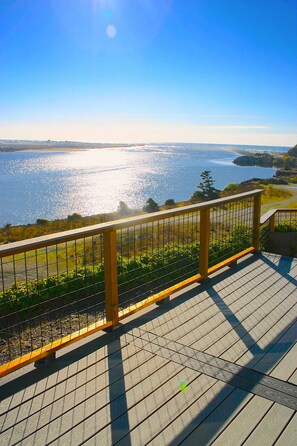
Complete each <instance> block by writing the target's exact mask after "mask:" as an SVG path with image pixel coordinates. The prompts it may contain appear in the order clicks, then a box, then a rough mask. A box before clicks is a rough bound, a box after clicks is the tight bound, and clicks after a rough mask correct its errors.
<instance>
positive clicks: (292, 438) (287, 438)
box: [275, 413, 297, 446]
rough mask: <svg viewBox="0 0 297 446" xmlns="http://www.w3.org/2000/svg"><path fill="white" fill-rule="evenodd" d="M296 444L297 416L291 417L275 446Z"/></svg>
mask: <svg viewBox="0 0 297 446" xmlns="http://www.w3.org/2000/svg"><path fill="white" fill-rule="evenodd" d="M296 444H297V414H296V413H295V415H294V416H293V417H292V419H291V420H290V422H289V423H288V425H287V426H286V428H285V429H284V431H283V432H282V433H281V435H280V437H279V439H278V440H277V442H276V443H275V446H289V445H296Z"/></svg>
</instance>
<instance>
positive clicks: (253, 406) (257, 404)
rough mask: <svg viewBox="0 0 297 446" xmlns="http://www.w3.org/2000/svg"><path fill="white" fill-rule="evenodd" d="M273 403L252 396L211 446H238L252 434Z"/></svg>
mask: <svg viewBox="0 0 297 446" xmlns="http://www.w3.org/2000/svg"><path fill="white" fill-rule="evenodd" d="M272 405H273V403H272V402H271V401H268V400H266V399H264V398H261V397H259V396H254V398H252V400H251V401H249V402H248V404H247V405H246V406H245V407H244V409H243V410H242V411H241V412H240V413H239V414H238V415H237V417H235V419H234V420H233V421H232V422H231V423H230V424H229V425H228V426H227V428H226V429H225V430H224V431H223V432H222V433H221V434H220V436H219V437H218V438H217V439H216V440H215V441H214V442H213V443H212V446H238V445H240V444H242V443H243V442H244V441H245V440H246V439H247V438H248V436H249V435H250V434H251V433H252V432H253V430H254V429H255V428H256V426H257V425H258V423H259V422H260V421H261V419H262V418H263V417H264V416H265V415H266V413H267V412H268V410H269V409H270V407H272Z"/></svg>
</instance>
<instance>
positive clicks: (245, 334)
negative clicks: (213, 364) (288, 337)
mask: <svg viewBox="0 0 297 446" xmlns="http://www.w3.org/2000/svg"><path fill="white" fill-rule="evenodd" d="M294 301H295V298H293V296H292V298H291V299H290V298H287V299H286V300H284V301H282V302H280V303H277V302H273V300H270V302H269V305H263V306H261V309H258V310H257V309H256V310H255V312H254V313H253V314H251V315H250V316H248V317H247V318H245V319H244V321H243V323H242V327H240V328H239V327H237V329H236V335H237V337H239V339H237V340H236V341H235V342H232V340H233V339H234V334H232V333H230V334H228V335H227V336H226V337H225V338H224V339H222V342H221V347H220V348H224V347H226V345H227V349H226V350H225V351H224V352H223V353H222V354H220V355H219V356H220V357H221V358H223V359H226V360H227V361H231V362H236V361H237V360H238V359H239V358H240V357H242V355H243V354H244V353H245V352H246V351H248V350H250V349H251V348H252V347H253V346H254V345H255V344H256V345H258V339H259V338H262V337H264V336H265V335H266V333H267V331H269V329H270V327H271V326H274V325H278V323H279V321H281V320H282V318H283V317H284V316H285V315H286V314H287V313H289V314H290V315H291V319H290V322H293V321H294V316H293V313H295V312H296V308H297V305H296V304H295V305H294ZM274 305H276V306H274ZM294 307H295V308H294ZM241 328H242V330H241ZM217 344H218V343H217ZM258 349H259V350H260V347H259V345H258ZM217 350H218V348H217ZM206 351H207V352H208V353H210V354H213V351H212V348H210V349H207V350H206ZM217 354H218V353H217Z"/></svg>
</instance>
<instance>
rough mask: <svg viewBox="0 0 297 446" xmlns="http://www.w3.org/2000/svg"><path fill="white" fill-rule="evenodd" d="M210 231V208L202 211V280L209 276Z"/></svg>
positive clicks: (200, 262) (200, 269)
mask: <svg viewBox="0 0 297 446" xmlns="http://www.w3.org/2000/svg"><path fill="white" fill-rule="evenodd" d="M209 230H210V208H203V209H201V211H200V259H199V273H200V275H201V277H202V280H206V279H207V276H208V253H209Z"/></svg>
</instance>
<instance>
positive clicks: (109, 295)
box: [103, 230, 119, 327]
mask: <svg viewBox="0 0 297 446" xmlns="http://www.w3.org/2000/svg"><path fill="white" fill-rule="evenodd" d="M103 252H104V281H105V308H106V320H107V322H112V327H115V326H117V325H119V311H118V307H119V302H118V274H117V236H116V231H115V230H110V231H106V232H104V234H103Z"/></svg>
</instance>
